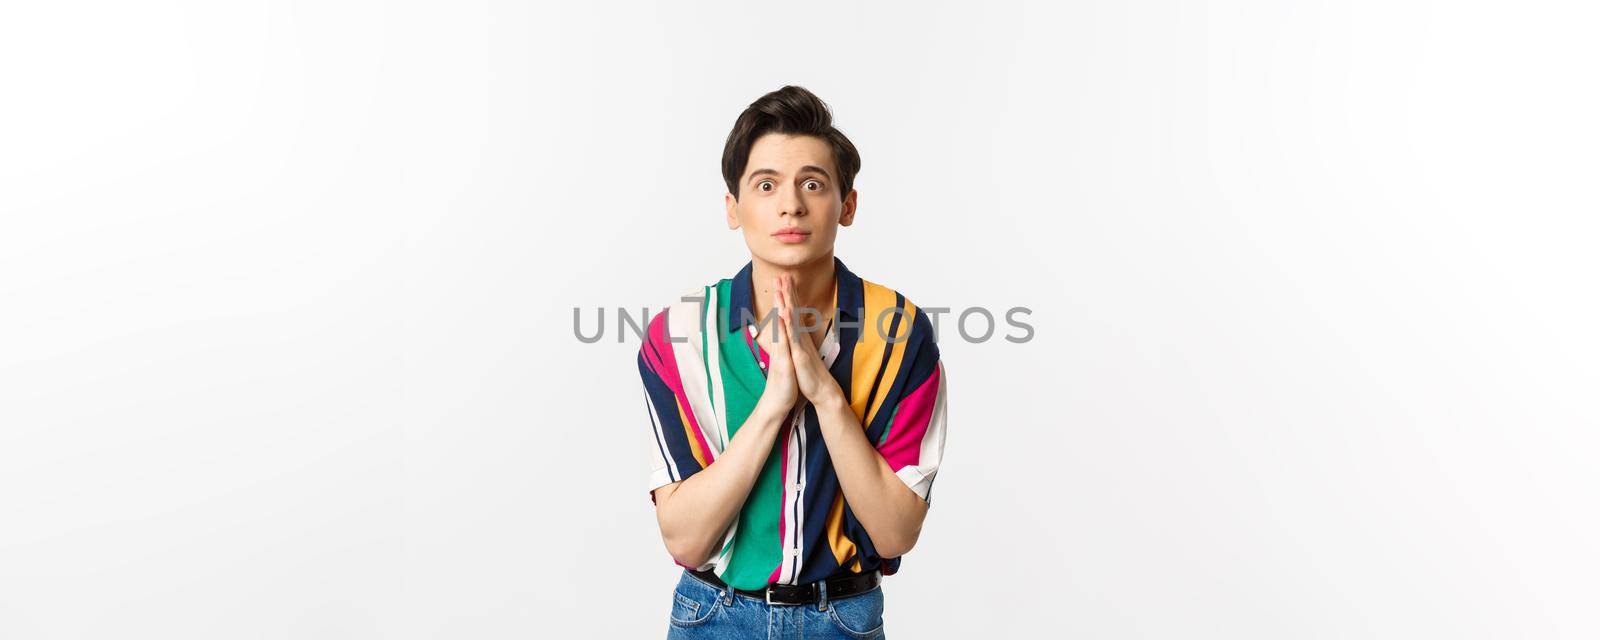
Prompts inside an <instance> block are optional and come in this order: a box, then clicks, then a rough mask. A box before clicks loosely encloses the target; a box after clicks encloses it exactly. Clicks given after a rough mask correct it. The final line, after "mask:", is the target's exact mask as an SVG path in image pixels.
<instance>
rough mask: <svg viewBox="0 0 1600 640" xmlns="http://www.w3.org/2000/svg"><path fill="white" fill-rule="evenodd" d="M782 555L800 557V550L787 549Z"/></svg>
mask: <svg viewBox="0 0 1600 640" xmlns="http://www.w3.org/2000/svg"><path fill="white" fill-rule="evenodd" d="M784 553H785V554H787V555H791V556H797V555H800V550H799V549H789V550H786V551H784Z"/></svg>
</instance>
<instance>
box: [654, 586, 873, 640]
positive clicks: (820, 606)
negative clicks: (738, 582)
mask: <svg viewBox="0 0 1600 640" xmlns="http://www.w3.org/2000/svg"><path fill="white" fill-rule="evenodd" d="M668 624H669V627H668V629H667V640H678V639H683V640H690V639H694V638H704V639H707V640H725V639H739V640H744V639H746V638H765V639H766V640H779V639H780V638H781V639H784V640H787V639H789V638H794V639H795V640H800V639H806V640H809V639H812V638H845V639H850V640H882V639H883V638H884V634H883V585H882V584H880V585H878V586H876V587H873V588H872V590H871V591H867V592H864V593H858V594H855V595H852V596H848V597H844V598H829V597H826V595H824V596H823V599H822V601H820V602H815V603H812V604H773V605H769V604H767V601H766V600H762V599H760V598H752V597H750V596H747V595H744V594H742V593H736V592H733V591H731V590H729V589H727V588H723V587H718V586H715V585H713V584H711V583H709V582H706V581H704V580H701V579H700V578H699V577H696V576H695V575H693V574H691V573H689V572H688V571H687V570H685V571H684V572H683V575H682V576H680V577H679V578H678V586H677V587H676V588H675V589H674V590H673V594H672V616H671V619H670V620H669V621H668Z"/></svg>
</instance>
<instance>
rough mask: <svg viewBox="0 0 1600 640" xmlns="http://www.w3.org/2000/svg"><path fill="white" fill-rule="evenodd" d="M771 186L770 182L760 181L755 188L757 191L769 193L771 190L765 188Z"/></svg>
mask: <svg viewBox="0 0 1600 640" xmlns="http://www.w3.org/2000/svg"><path fill="white" fill-rule="evenodd" d="M771 184H772V181H771V180H762V181H761V183H760V184H757V185H756V188H757V189H760V190H762V191H771V189H768V188H767V187H768V186H770V185H771Z"/></svg>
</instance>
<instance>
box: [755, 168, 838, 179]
mask: <svg viewBox="0 0 1600 640" xmlns="http://www.w3.org/2000/svg"><path fill="white" fill-rule="evenodd" d="M807 171H811V172H815V173H820V174H822V177H824V178H828V179H830V180H831V179H833V176H831V175H828V170H827V169H823V168H822V167H819V166H817V165H814V164H808V165H806V166H804V167H800V173H805V172H807ZM763 175H770V176H777V175H782V174H780V173H778V172H777V170H775V169H756V170H755V171H751V172H750V177H749V178H748V179H746V180H745V182H749V181H750V180H754V179H755V178H756V176H763Z"/></svg>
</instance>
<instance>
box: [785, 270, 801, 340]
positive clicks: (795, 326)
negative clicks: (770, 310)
mask: <svg viewBox="0 0 1600 640" xmlns="http://www.w3.org/2000/svg"><path fill="white" fill-rule="evenodd" d="M783 302H784V311H785V312H786V313H784V318H786V319H788V321H789V324H788V329H789V332H788V334H789V341H790V343H791V344H796V345H798V344H800V338H801V335H800V334H801V333H802V331H801V330H800V329H799V326H800V318H799V315H798V314H799V311H797V310H796V309H795V306H794V278H791V277H789V276H788V275H784V276H783Z"/></svg>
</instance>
